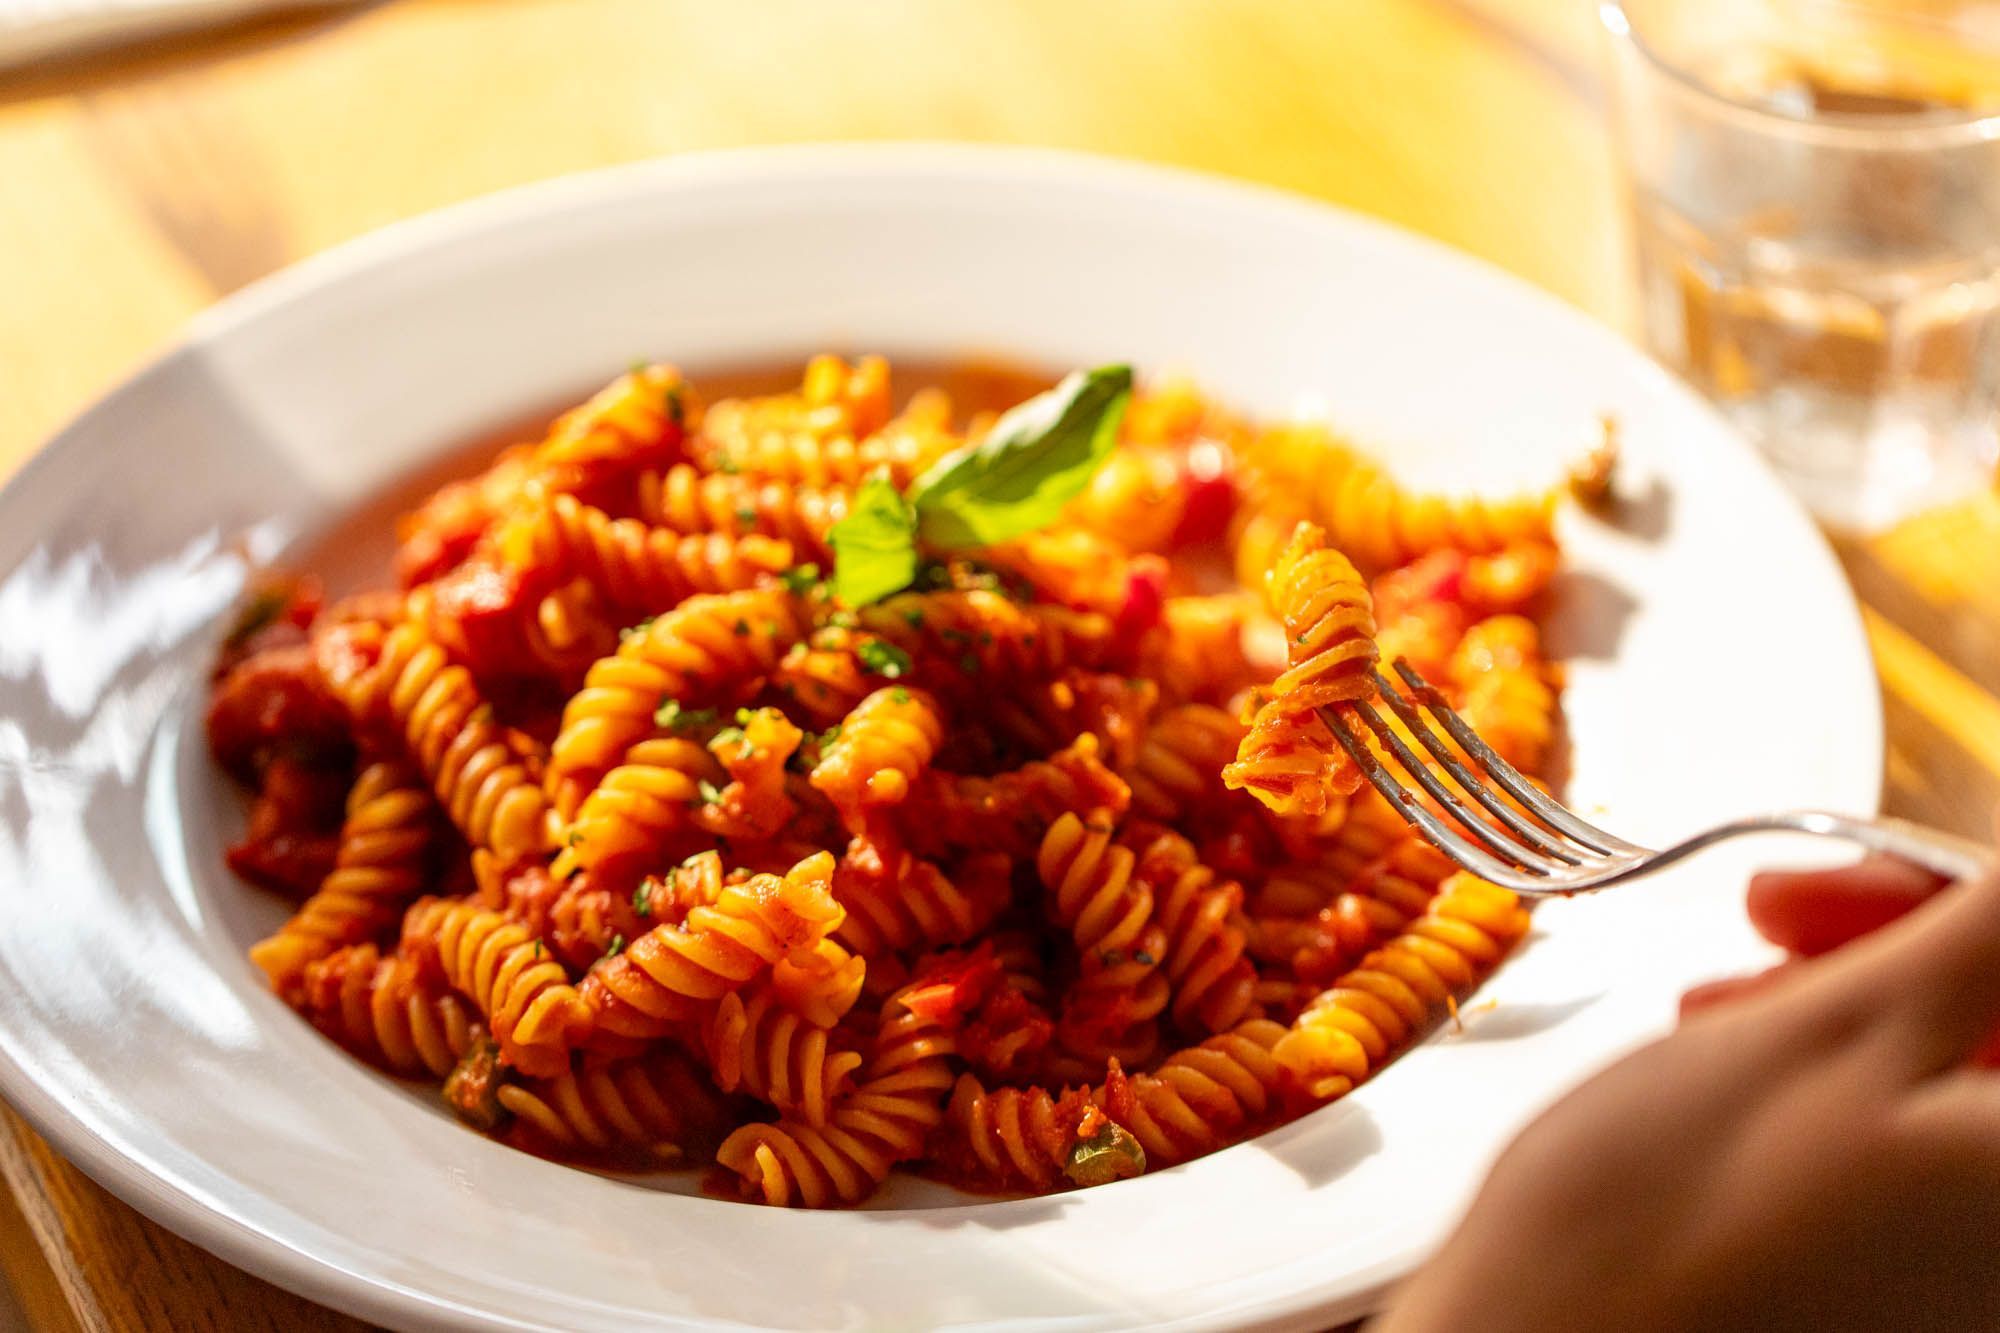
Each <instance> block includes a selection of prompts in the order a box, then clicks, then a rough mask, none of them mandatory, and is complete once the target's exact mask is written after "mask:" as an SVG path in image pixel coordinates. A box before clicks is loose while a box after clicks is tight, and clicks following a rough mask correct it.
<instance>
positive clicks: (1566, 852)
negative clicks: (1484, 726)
mask: <svg viewBox="0 0 2000 1333" xmlns="http://www.w3.org/2000/svg"><path fill="white" fill-rule="evenodd" d="M1375 688H1376V690H1377V692H1378V693H1380V694H1381V696H1382V702H1383V703H1386V704H1388V705H1389V707H1390V709H1391V710H1392V711H1393V712H1394V713H1395V714H1396V716H1397V717H1399V718H1401V719H1402V720H1403V725H1404V726H1406V727H1408V728H1409V729H1410V734H1411V735H1413V736H1415V737H1416V738H1417V739H1418V740H1419V741H1420V742H1422V743H1423V747H1424V748H1425V749H1426V750H1429V751H1430V752H1431V755H1432V756H1433V757H1434V758H1435V759H1436V760H1437V761H1438V767H1440V768H1442V769H1443V770H1444V771H1445V772H1446V773H1447V774H1448V775H1449V776H1450V777H1451V780H1452V781H1454V782H1456V783H1457V784H1458V785H1459V786H1460V787H1461V788H1463V789H1464V790H1465V793H1466V795H1468V796H1470V797H1472V799H1473V800H1475V801H1477V802H1479V804H1480V805H1482V806H1484V807H1485V808H1486V811H1487V813H1489V814H1491V815H1492V816H1493V817H1494V818H1495V819H1497V820H1499V821H1500V822H1501V823H1502V824H1505V825H1506V826H1507V827H1508V828H1510V829H1512V830H1513V831H1514V834H1515V836H1517V837H1519V838H1520V839H1521V840H1522V841H1524V842H1526V843H1528V844H1529V845H1530V846H1533V847H1535V848H1538V849H1540V850H1541V851H1544V852H1547V853H1548V854H1549V855H1550V856H1553V857H1556V858H1558V859H1560V860H1563V861H1567V862H1568V863H1569V864H1571V865H1578V864H1581V863H1582V861H1583V860H1584V856H1585V855H1593V854H1594V853H1591V852H1586V853H1584V854H1579V853H1578V851H1577V849H1575V848H1573V847H1571V846H1570V845H1569V844H1567V843H1564V842H1563V841H1561V840H1560V839H1558V838H1556V837H1553V836H1551V835H1550V834H1549V832H1548V831H1547V830H1546V829H1544V828H1542V827H1541V826H1540V825H1538V824H1536V823H1535V822H1534V821H1533V820H1531V819H1529V818H1528V817H1527V816H1526V815H1523V814H1522V813H1521V812H1520V811H1518V810H1516V809H1515V808H1514V807H1513V806H1511V805H1509V804H1507V802H1506V801H1505V800H1504V799H1502V797H1501V796H1500V794H1499V793H1498V792H1496V791H1494V790H1493V789H1492V788H1491V787H1489V786H1487V785H1486V784H1485V783H1483V782H1481V781H1480V780H1479V778H1478V776H1477V775H1476V774H1474V773H1473V772H1472V770H1470V769H1468V768H1467V767H1466V766H1465V762H1464V761H1463V760H1461V759H1460V758H1459V757H1458V756H1457V755H1456V754H1454V753H1452V749H1451V747H1450V746H1449V745H1447V744H1446V743H1445V740H1444V738H1443V737H1442V736H1440V735H1438V734H1437V729H1436V728H1435V727H1433V726H1431V725H1430V723H1428V722H1426V721H1425V720H1424V715H1423V714H1422V713H1420V712H1418V711H1417V709H1416V708H1415V707H1413V706H1412V705H1411V703H1410V701H1409V700H1407V699H1405V698H1404V697H1403V696H1402V695H1401V694H1399V693H1397V692H1396V688H1395V687H1394V686H1393V685H1391V684H1390V683H1389V680H1388V678H1387V677H1386V676H1384V675H1383V674H1382V673H1381V672H1379V671H1378V672H1376V673H1375Z"/></svg>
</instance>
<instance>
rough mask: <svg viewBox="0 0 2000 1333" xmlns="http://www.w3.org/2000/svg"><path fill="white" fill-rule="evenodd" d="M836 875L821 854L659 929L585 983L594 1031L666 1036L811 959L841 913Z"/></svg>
mask: <svg viewBox="0 0 2000 1333" xmlns="http://www.w3.org/2000/svg"><path fill="white" fill-rule="evenodd" d="M832 877H833V857H831V856H830V855H828V854H826V853H824V852H822V853H820V854H819V855H817V856H813V857H809V858H807V859H806V860H804V861H801V862H799V863H798V864H797V865H796V866H794V867H792V869H791V870H790V871H789V872H788V873H786V874H785V875H784V876H782V877H780V876H777V875H757V876H754V877H752V878H751V879H750V880H748V881H747V882H745V883H742V884H730V885H725V886H724V887H723V889H722V891H721V893H720V894H719V895H718V896H717V898H716V900H715V904H714V906H712V907H697V908H695V909H693V910H692V911H690V912H689V913H688V914H687V921H686V923H685V924H684V925H681V924H672V923H669V924H667V925H662V926H655V927H654V928H653V929H652V930H650V931H648V932H647V933H646V934H644V935H642V936H640V937H639V938H638V939H637V940H634V941H633V942H632V943H631V944H630V945H629V946H628V947H627V948H626V949H625V951H624V952H623V953H621V954H618V955H616V956H615V957H611V958H606V959H604V960H603V961H601V962H599V963H598V964H597V965H596V966H595V967H593V968H592V969H591V972H590V975H589V976H587V977H585V978H584V980H583V984H582V986H581V987H580V994H581V995H582V998H583V1001H584V1003H585V1006H586V1007H587V1008H588V1010H589V1012H590V1013H591V1014H593V1015H594V1017H595V1027H596V1028H597V1029H598V1030H599V1031H601V1032H603V1033H605V1034H607V1035H611V1036H619V1037H633V1038H639V1039H650V1038H654V1037H661V1036H665V1035H666V1034H667V1033H668V1032H670V1031H672V1030H673V1029H674V1028H675V1027H676V1026H679V1025H686V1024H695V1023H699V1022H701V1021H703V1020H704V1019H705V1018H706V1017H707V1016H708V1015H709V1014H710V1013H711V1012H712V1011H713V1007H714V1006H715V1005H716V1004H718V1003H719V1002H720V1001H721V1000H722V997H723V996H725V995H727V994H729V993H730V992H731V991H733V990H737V989H739V988H741V987H742V986H744V985H745V984H747V983H748V982H750V981H753V980H755V979H756V978H758V977H759V976H763V975H765V974H767V973H769V972H770V971H771V970H772V969H773V968H774V967H776V966H777V965H778V964H779V963H781V962H784V961H786V960H788V959H791V960H797V961H800V962H804V961H806V960H809V959H811V958H812V957H813V956H814V951H815V950H816V949H817V947H818V946H819V944H820V942H821V941H823V940H824V939H826V937H827V936H828V935H830V934H832V933H833V931H834V930H835V929H837V928H838V927H839V925H840V922H841V918H842V915H843V913H842V911H841V908H840V904H839V903H837V902H835V901H834V898H833V894H832V892H831V891H830V881H831V880H832Z"/></svg>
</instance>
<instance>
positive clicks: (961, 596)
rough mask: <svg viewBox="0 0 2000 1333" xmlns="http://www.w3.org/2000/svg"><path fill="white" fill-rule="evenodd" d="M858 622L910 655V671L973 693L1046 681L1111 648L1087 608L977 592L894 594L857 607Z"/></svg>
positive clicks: (1107, 632) (1093, 661) (1106, 627)
mask: <svg viewBox="0 0 2000 1333" xmlns="http://www.w3.org/2000/svg"><path fill="white" fill-rule="evenodd" d="M859 615H860V622H861V627H862V628H863V629H864V630H867V631H868V632H870V633H872V634H875V635H878V636H880V637H881V638H882V639H884V640H886V641H887V642H889V643H891V644H894V645H895V646H896V647H897V648H898V649H900V650H902V651H903V652H905V653H907V654H909V656H910V657H911V658H912V659H913V660H914V662H915V669H916V674H918V675H920V676H923V677H936V678H937V679H939V680H940V681H948V682H951V683H952V685H953V687H954V690H955V692H957V693H960V694H963V695H967V696H976V695H977V694H978V693H980V692H982V691H984V690H988V689H991V688H993V682H996V681H1006V682H1009V683H1010V684H1011V683H1012V682H1017V681H1028V680H1046V679H1049V678H1051V677H1053V676H1056V675H1057V674H1059V673H1061V672H1062V671H1063V670H1064V669H1065V668H1068V667H1071V666H1083V667H1088V666H1095V665H1097V664H1098V663H1099V662H1101V661H1102V660H1103V658H1104V656H1105V654H1106V652H1107V651H1108V650H1109V648H1110V643H1111V625H1110V622H1109V621H1108V620H1106V619H1105V618H1104V617H1103V616H1101V615H1098V614H1096V613H1094V612H1089V611H1072V610H1070V609H1069V608H1067V607H1061V606H1051V605H1047V604H1045V603H1034V604H1031V605H1026V606H1024V605H1021V604H1020V603H1018V602H1014V601H1012V600H1010V599H1008V598H1007V597H1004V596H1002V595H1001V594H999V593H997V592H987V591H985V590H983V589H977V588H975V589H972V590H970V591H953V592H913V593H900V594H898V595H897V596H894V597H891V598H888V599H887V600H885V601H881V602H877V603H876V604H875V605H873V606H869V607H864V608H863V609H862V610H861V612H860V613H859Z"/></svg>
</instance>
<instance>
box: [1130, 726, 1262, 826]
mask: <svg viewBox="0 0 2000 1333" xmlns="http://www.w3.org/2000/svg"><path fill="white" fill-rule="evenodd" d="M1243 732H1244V728H1243V724H1242V723H1240V722H1238V721H1237V720H1236V719H1235V718H1233V717H1231V716H1230V715H1229V714H1228V713H1226V712H1224V711H1223V710H1222V709H1220V708H1216V707H1213V706H1212V705H1209V704H1182V705H1181V706H1179V707H1178V708H1170V709H1168V710H1166V711H1165V712H1163V713H1161V714H1160V715H1159V716H1158V717H1156V718H1154V719H1153V722H1152V724H1151V725H1150V726H1149V727H1147V728H1146V732H1145V738H1144V739H1143V740H1141V741H1140V742H1139V746H1138V753H1137V755H1136V756H1134V758H1133V761H1132V763H1131V765H1130V767H1128V768H1120V769H1119V776H1120V777H1122V778H1124V779H1125V781H1126V782H1127V783H1129V784H1130V785H1131V788H1132V809H1133V811H1134V813H1137V814H1140V815H1144V816H1145V817H1146V818H1148V819H1154V820H1171V819H1178V818H1180V817H1182V816H1184V815H1188V814H1191V813H1193V812H1194V811H1195V810H1196V809H1197V808H1198V807H1199V806H1201V805H1202V804H1204V803H1213V802H1215V801H1218V800H1219V799H1220V798H1221V797H1222V794H1223V787H1222V779H1221V773H1222V769H1223V768H1224V766H1225V765H1227V764H1228V763H1229V762H1230V761H1231V760H1232V759H1233V758H1234V757H1235V755H1236V747H1237V745H1238V744H1239V743H1240V742H1241V741H1242V739H1243Z"/></svg>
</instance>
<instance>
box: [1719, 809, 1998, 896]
mask: <svg viewBox="0 0 2000 1333" xmlns="http://www.w3.org/2000/svg"><path fill="white" fill-rule="evenodd" d="M1738 827H1742V828H1759V829H1772V830H1777V831H1791V832H1796V833H1814V834H1818V835H1820V836H1822V837H1828V838H1840V839H1843V840H1845V841H1847V842H1853V843H1859V844H1860V845H1861V846H1863V847H1866V848H1867V849H1868V850H1869V851H1871V852H1881V853H1883V854H1885V855H1888V856H1893V857H1895V858H1896V859H1897V860H1899V861H1908V862H1910V863H1911V864H1912V865H1917V866H1921V867H1923V868H1924V869H1925V870H1928V871H1930V872H1932V873H1933V874H1938V875H1943V876H1944V877H1945V878H1946V879H1972V878H1974V877H1976V876H1979V875H1983V874H1986V873H1987V872H1989V871H1991V870H1994V869H1995V868H1996V867H2000V856H1996V855H1995V854H1994V851H1993V849H1992V848H1990V847H1983V846H1981V845H1980V844H1978V843H1976V842H1973V841H1972V840H1971V839H1969V838H1960V837H1956V836H1954V835H1952V834H1949V833H1945V832H1942V831H1941V830H1938V829H1934V828H1928V827H1926V826H1925V825H1922V824H1914V823H1911V822H1910V821H1909V820H1907V819H1896V818H1893V817H1891V816H1888V815H1881V816H1878V817H1876V818H1874V819H1856V818H1854V817H1853V816H1852V815H1837V814H1834V813H1833V812H1832V811H1828V810H1794V811H1789V812H1787V813H1785V814H1781V815H1760V816H1758V817H1756V818H1754V819H1747V820H1744V821H1743V823H1742V824H1741V825H1739V826H1738Z"/></svg>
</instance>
